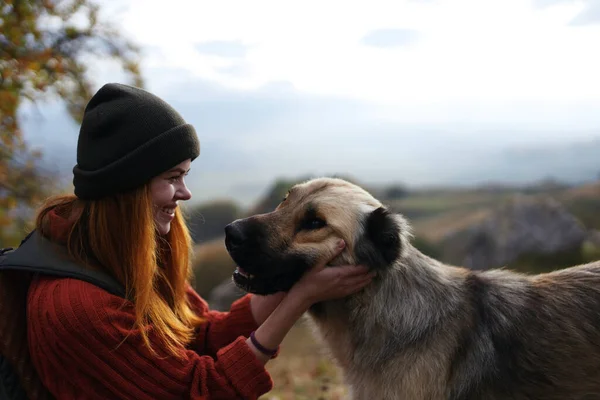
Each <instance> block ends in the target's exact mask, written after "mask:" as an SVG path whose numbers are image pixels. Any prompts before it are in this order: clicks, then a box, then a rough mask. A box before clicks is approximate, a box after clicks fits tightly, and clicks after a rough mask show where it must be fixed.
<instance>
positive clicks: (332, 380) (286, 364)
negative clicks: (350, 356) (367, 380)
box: [260, 321, 347, 400]
mask: <svg viewBox="0 0 600 400" xmlns="http://www.w3.org/2000/svg"><path fill="white" fill-rule="evenodd" d="M267 370H268V371H269V373H270V374H271V377H272V378H273V382H274V388H273V390H272V391H271V392H269V393H267V394H265V395H264V396H262V397H261V398H260V399H261V400H309V399H310V400H341V399H344V398H345V396H346V395H347V391H346V387H345V386H344V385H343V384H342V379H341V374H340V371H339V369H338V368H337V367H336V366H335V365H334V364H333V363H332V362H331V361H330V359H329V358H328V357H327V356H326V355H325V353H324V352H323V348H322V347H321V346H320V345H319V344H318V343H317V342H316V341H315V340H314V338H313V336H312V333H311V332H310V329H309V328H308V327H307V326H306V324H305V323H304V322H303V321H299V322H298V323H297V324H296V326H294V328H293V329H292V330H291V331H290V333H289V334H288V335H287V336H286V338H285V340H284V341H283V343H282V346H281V351H280V353H279V356H278V357H277V358H276V359H274V360H272V361H270V362H269V363H268V364H267Z"/></svg>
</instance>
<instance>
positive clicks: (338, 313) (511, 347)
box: [226, 178, 600, 400]
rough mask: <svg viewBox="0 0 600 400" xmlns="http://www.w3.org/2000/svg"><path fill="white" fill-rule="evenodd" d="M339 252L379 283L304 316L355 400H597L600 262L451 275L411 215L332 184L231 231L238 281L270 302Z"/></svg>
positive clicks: (299, 193) (299, 189)
mask: <svg viewBox="0 0 600 400" xmlns="http://www.w3.org/2000/svg"><path fill="white" fill-rule="evenodd" d="M339 238H343V239H344V240H345V241H346V243H347V247H346V249H345V250H344V252H343V253H342V254H341V255H340V256H338V257H337V258H336V259H335V260H334V262H332V265H345V264H349V263H361V264H366V265H368V266H369V267H370V268H372V269H373V270H376V271H377V276H376V278H375V279H374V281H373V282H372V283H371V284H370V285H369V286H367V287H366V288H365V289H363V290H362V291H361V292H359V293H357V294H355V295H352V296H349V297H347V298H345V299H340V300H335V301H327V302H323V303H319V304H317V305H315V306H313V307H312V308H311V310H310V311H309V313H308V314H309V315H310V319H311V320H312V321H313V322H314V324H315V327H316V328H317V329H316V331H317V332H318V333H319V335H320V337H321V338H322V339H323V340H324V342H325V344H326V345H327V348H328V349H329V350H330V352H331V354H332V356H333V357H334V359H335V360H336V361H337V363H338V364H339V366H340V367H341V369H342V370H343V373H344V376H345V380H346V382H347V384H348V386H349V389H350V392H351V393H352V398H353V399H364V400H367V399H378V400H379V399H410V400H419V399H431V400H433V399H448V400H458V399H461V400H462V399H485V400H495V399H519V400H520V399H523V400H524V399H545V400H553V399H556V400H558V399H560V400H566V399H570V400H575V399H588V400H590V399H600V262H594V263H590V264H587V265H581V266H575V267H572V268H569V269H564V270H560V271H556V272H552V273H547V274H541V275H537V276H528V275H522V274H518V273H515V272H511V271H508V270H503V269H498V270H489V271H485V272H482V271H471V270H468V269H465V268H459V267H454V266H450V265H445V264H442V263H440V262H438V261H436V260H434V259H431V258H429V257H427V256H425V255H423V254H422V253H420V252H419V251H418V250H416V249H415V248H414V247H413V246H411V244H410V238H411V234H410V231H409V225H408V223H407V222H406V220H405V219H404V218H403V217H402V216H401V215H398V214H394V213H391V212H390V211H389V210H388V209H386V207H385V206H383V205H382V204H381V203H380V202H379V201H378V200H376V199H375V198H374V197H373V196H371V195H370V194H369V193H368V192H366V191H365V190H363V189H362V188H360V187H358V186H356V185H353V184H351V183H349V182H346V181H343V180H340V179H331V178H320V179H314V180H311V181H308V182H305V183H303V184H299V185H296V186H295V187H294V188H293V189H292V190H291V191H290V192H289V195H288V196H287V198H286V199H285V200H284V201H283V202H282V203H281V204H280V205H279V206H278V207H277V209H276V210H275V211H273V212H271V213H267V214H262V215H255V216H252V217H249V218H246V219H243V220H238V221H235V222H234V223H232V224H231V225H229V226H228V227H227V229H226V244H227V248H228V250H229V252H230V254H231V256H232V257H233V259H234V260H235V261H236V263H237V264H238V265H239V266H240V267H241V268H243V270H241V272H239V271H238V272H236V274H235V275H234V280H235V281H236V282H237V283H238V285H239V286H241V287H243V288H245V289H246V290H247V291H249V292H255V293H262V294H267V293H272V292H275V291H280V290H288V289H289V288H290V287H291V286H292V285H293V284H294V283H295V282H296V281H297V279H298V278H299V277H300V276H301V275H302V273H303V272H304V271H305V270H306V269H307V268H310V266H312V265H314V264H315V263H316V262H317V260H319V259H322V258H323V257H330V256H331V255H332V254H331V251H332V249H333V248H334V243H335V241H336V240H338V239H339ZM244 274H246V277H245V275H244ZM247 274H252V275H253V277H252V278H248V277H247Z"/></svg>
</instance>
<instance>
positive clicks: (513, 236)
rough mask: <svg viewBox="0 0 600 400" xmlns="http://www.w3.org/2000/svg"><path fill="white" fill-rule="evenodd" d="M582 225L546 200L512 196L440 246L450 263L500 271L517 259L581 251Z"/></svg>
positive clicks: (555, 202) (586, 234) (584, 229)
mask: <svg viewBox="0 0 600 400" xmlns="http://www.w3.org/2000/svg"><path fill="white" fill-rule="evenodd" d="M588 236H589V234H588V231H587V229H586V228H585V227H584V226H583V224H582V223H581V222H580V221H579V220H578V219H577V218H575V217H574V216H573V215H572V214H570V213H569V212H568V211H567V210H566V209H565V208H564V207H563V206H562V205H561V204H560V203H559V202H557V201H556V200H554V199H552V198H550V197H536V196H524V195H523V196H516V197H514V198H513V199H511V200H510V201H508V202H506V203H504V204H503V205H501V206H500V207H498V208H497V209H494V210H492V211H491V212H490V214H489V216H488V217H487V218H484V219H483V220H482V221H481V222H479V223H477V224H476V225H473V226H471V227H469V228H467V229H465V230H463V231H461V232H456V233H454V234H452V235H450V236H449V237H447V238H446V239H445V240H444V242H443V247H444V249H445V255H446V258H448V259H449V261H450V262H452V263H455V264H459V265H462V266H465V267H468V268H472V269H488V268H495V267H503V266H505V265H506V264H508V263H510V262H511V261H514V260H516V259H517V258H519V257H520V256H521V255H525V254H539V255H550V254H554V253H558V252H564V251H569V250H574V249H577V248H579V247H581V245H582V243H583V242H584V241H585V240H586V239H587V238H588Z"/></svg>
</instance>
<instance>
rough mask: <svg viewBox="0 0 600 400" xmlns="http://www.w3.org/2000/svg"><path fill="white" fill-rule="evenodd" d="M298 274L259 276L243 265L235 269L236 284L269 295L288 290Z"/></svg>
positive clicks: (245, 289)
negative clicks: (245, 268)
mask: <svg viewBox="0 0 600 400" xmlns="http://www.w3.org/2000/svg"><path fill="white" fill-rule="evenodd" d="M296 275H297V274H280V275H273V276H258V275H255V274H251V273H249V272H248V271H246V270H244V269H243V268H241V267H237V268H236V269H235V271H233V276H232V279H233V282H234V283H235V285H236V286H237V287H238V288H240V289H242V290H244V291H246V292H248V293H254V294H258V295H269V294H273V293H277V292H286V291H288V290H289V289H290V288H291V287H292V285H293V284H294V282H295V281H296V280H297V279H298V276H296Z"/></svg>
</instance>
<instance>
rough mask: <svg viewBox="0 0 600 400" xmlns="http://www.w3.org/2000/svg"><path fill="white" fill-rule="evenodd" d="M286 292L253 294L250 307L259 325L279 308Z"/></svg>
mask: <svg viewBox="0 0 600 400" xmlns="http://www.w3.org/2000/svg"><path fill="white" fill-rule="evenodd" d="M285 295H286V294H285V292H278V293H274V294H270V295H268V296H259V295H256V294H255V295H252V297H251V298H250V309H251V310H252V316H253V317H254V320H255V321H256V323H257V324H258V325H261V324H262V323H263V322H265V320H266V319H267V317H268V316H269V315H271V313H272V312H273V310H275V309H276V308H277V306H278V305H279V303H281V300H283V298H284V297H285Z"/></svg>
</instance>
